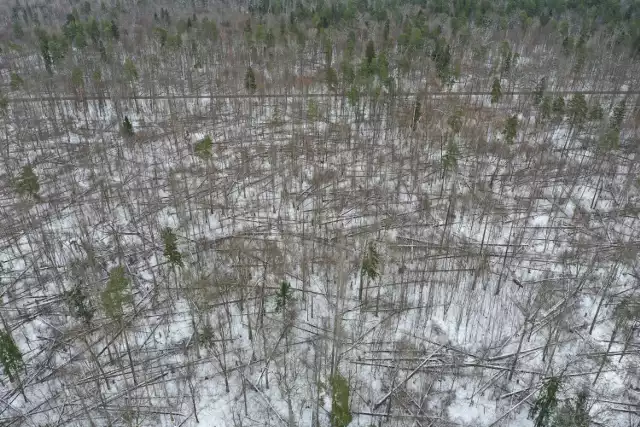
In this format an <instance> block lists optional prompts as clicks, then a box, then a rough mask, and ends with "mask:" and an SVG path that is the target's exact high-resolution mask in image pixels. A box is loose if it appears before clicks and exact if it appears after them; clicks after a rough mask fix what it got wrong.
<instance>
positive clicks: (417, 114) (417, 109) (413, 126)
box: [411, 101, 422, 132]
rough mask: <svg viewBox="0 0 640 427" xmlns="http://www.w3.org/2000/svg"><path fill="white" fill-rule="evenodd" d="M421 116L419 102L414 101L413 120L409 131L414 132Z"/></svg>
mask: <svg viewBox="0 0 640 427" xmlns="http://www.w3.org/2000/svg"><path fill="white" fill-rule="evenodd" d="M421 116H422V104H421V103H420V101H416V105H415V106H414V107H413V120H412V121H411V130H412V131H414V132H415V130H416V129H417V128H418V120H420V117H421Z"/></svg>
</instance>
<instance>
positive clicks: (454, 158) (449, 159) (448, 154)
mask: <svg viewBox="0 0 640 427" xmlns="http://www.w3.org/2000/svg"><path fill="white" fill-rule="evenodd" d="M459 157H460V150H459V149H458V146H457V145H456V143H455V142H453V141H451V142H449V145H447V150H446V151H445V153H444V155H443V156H442V176H443V177H444V175H445V174H446V173H447V172H448V171H450V170H453V169H455V168H456V167H457V165H458V158H459Z"/></svg>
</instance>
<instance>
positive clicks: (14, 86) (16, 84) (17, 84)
mask: <svg viewBox="0 0 640 427" xmlns="http://www.w3.org/2000/svg"><path fill="white" fill-rule="evenodd" d="M9 85H10V86H11V90H19V89H21V88H22V87H23V86H24V80H22V77H20V74H18V73H15V72H12V73H11V75H10V83H9Z"/></svg>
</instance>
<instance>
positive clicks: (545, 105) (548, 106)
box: [540, 96, 552, 120]
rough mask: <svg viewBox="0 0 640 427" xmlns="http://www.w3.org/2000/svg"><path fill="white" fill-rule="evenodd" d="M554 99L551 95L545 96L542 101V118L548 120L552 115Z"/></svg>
mask: <svg viewBox="0 0 640 427" xmlns="http://www.w3.org/2000/svg"><path fill="white" fill-rule="evenodd" d="M551 110H552V101H551V97H550V96H544V97H543V98H542V102H541V103H540V115H541V116H542V120H546V119H548V118H550V117H551Z"/></svg>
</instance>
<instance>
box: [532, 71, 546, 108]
mask: <svg viewBox="0 0 640 427" xmlns="http://www.w3.org/2000/svg"><path fill="white" fill-rule="evenodd" d="M546 89H547V78H546V77H543V78H542V79H540V81H539V82H538V84H537V85H536V90H535V92H534V94H533V105H535V106H538V105H540V103H541V102H542V97H543V96H544V91H545V90H546Z"/></svg>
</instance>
